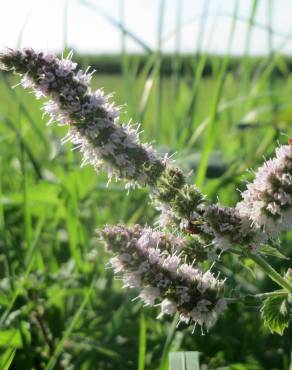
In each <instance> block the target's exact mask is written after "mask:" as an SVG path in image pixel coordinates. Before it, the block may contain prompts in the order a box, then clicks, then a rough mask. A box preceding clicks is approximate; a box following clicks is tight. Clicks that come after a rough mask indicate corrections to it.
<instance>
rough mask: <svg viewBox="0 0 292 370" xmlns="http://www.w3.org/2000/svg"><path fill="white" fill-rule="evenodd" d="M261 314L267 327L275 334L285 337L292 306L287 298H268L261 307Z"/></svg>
mask: <svg viewBox="0 0 292 370" xmlns="http://www.w3.org/2000/svg"><path fill="white" fill-rule="evenodd" d="M261 314H262V318H263V320H264V323H265V325H267V326H268V327H269V328H270V330H271V331H272V332H273V333H277V334H280V335H283V333H284V330H285V329H286V328H288V325H289V316H290V314H291V306H290V305H289V302H288V300H287V297H283V296H280V295H279V296H272V297H269V298H267V299H266V300H265V301H264V302H263V304H262V307H261Z"/></svg>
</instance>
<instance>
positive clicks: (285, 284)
mask: <svg viewBox="0 0 292 370" xmlns="http://www.w3.org/2000/svg"><path fill="white" fill-rule="evenodd" d="M229 251H230V252H232V253H234V254H238V255H241V256H242V251H240V250H238V249H236V248H230V249H229ZM245 257H248V258H250V259H251V260H253V261H254V262H255V263H256V264H257V265H258V266H259V267H260V268H261V269H262V270H263V271H264V272H265V273H266V274H267V275H268V276H269V277H270V278H271V279H272V280H274V281H275V282H276V283H277V284H278V285H280V286H281V287H282V288H284V289H285V290H288V292H292V283H291V282H290V281H288V280H286V279H285V278H283V277H282V276H281V275H280V274H279V273H278V272H277V271H276V270H275V269H274V268H273V267H272V266H271V265H270V264H269V263H268V262H267V261H266V260H265V259H263V258H262V257H261V256H259V255H258V254H254V253H246V254H245Z"/></svg>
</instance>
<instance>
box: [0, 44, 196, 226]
mask: <svg viewBox="0 0 292 370" xmlns="http://www.w3.org/2000/svg"><path fill="white" fill-rule="evenodd" d="M71 57H72V53H70V54H69V56H68V57H67V58H66V59H64V58H63V59H61V60H60V59H58V58H57V57H56V55H55V54H52V53H42V52H40V53H36V52H35V51H34V50H32V49H30V48H28V49H23V50H12V49H8V50H7V51H6V52H3V53H1V54H0V68H3V69H5V70H12V71H15V72H17V73H19V74H20V75H22V76H23V77H22V80H21V84H22V86H23V87H24V88H30V89H32V90H33V91H34V93H35V95H36V97H37V98H41V97H48V98H50V100H49V101H48V102H47V103H45V104H44V108H43V109H44V112H45V113H46V114H48V115H49V116H50V120H49V123H52V122H58V123H59V124H60V125H67V126H68V127H69V131H68V134H67V135H66V137H65V138H64V139H63V142H66V141H71V142H72V143H73V144H74V145H75V146H76V147H77V148H79V150H80V151H81V152H82V154H83V161H82V165H85V164H91V165H92V166H93V167H94V168H95V170H96V171H99V170H100V169H101V168H103V169H104V170H105V171H106V172H107V174H108V177H109V179H111V178H112V177H115V178H116V179H122V180H126V187H127V188H129V187H131V186H134V185H139V186H146V185H149V186H150V187H151V190H152V194H153V197H154V198H155V199H156V200H157V201H158V203H159V204H165V205H166V208H167V209H170V211H171V212H170V213H169V214H170V216H171V222H172V221H173V220H176V221H177V220H179V221H180V220H189V219H190V218H193V217H194V212H197V210H198V209H199V206H200V204H201V203H202V201H203V195H202V194H201V193H200V191H199V190H198V189H197V188H196V187H195V186H193V185H188V184H187V183H186V179H185V177H184V175H183V173H182V171H180V170H179V169H178V168H175V167H174V166H173V164H172V162H171V161H170V159H169V158H167V156H165V157H164V158H160V157H159V156H158V154H157V152H156V151H155V150H154V149H153V148H152V147H151V145H149V144H141V143H140V141H139V133H138V129H139V127H134V126H131V125H130V123H129V124H120V123H119V108H118V107H116V106H115V105H114V104H113V103H112V102H111V101H110V98H111V96H109V95H108V96H106V95H105V94H104V92H103V91H102V90H101V89H99V90H96V91H94V92H93V91H91V89H90V87H89V83H90V80H91V78H92V74H93V72H89V70H88V69H87V70H86V71H85V72H83V71H82V70H80V69H79V70H78V69H77V64H76V63H74V62H72V60H71ZM164 216H165V215H164ZM196 217H197V215H196Z"/></svg>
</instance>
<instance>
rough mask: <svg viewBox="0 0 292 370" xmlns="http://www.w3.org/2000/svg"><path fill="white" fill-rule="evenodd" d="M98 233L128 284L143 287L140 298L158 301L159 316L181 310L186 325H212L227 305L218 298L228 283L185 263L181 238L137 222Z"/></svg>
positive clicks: (125, 284)
mask: <svg viewBox="0 0 292 370" xmlns="http://www.w3.org/2000/svg"><path fill="white" fill-rule="evenodd" d="M100 233H101V237H102V239H103V241H104V242H105V244H106V246H107V248H108V250H110V251H111V252H114V253H115V254H116V256H115V257H113V258H111V260H110V264H111V266H112V267H113V269H114V271H115V273H117V274H119V275H120V276H121V277H122V280H123V282H124V287H130V288H137V289H140V290H141V291H140V294H139V298H140V299H141V300H142V301H143V302H144V303H145V304H146V305H151V306H153V305H156V304H157V305H159V306H160V309H161V313H160V315H159V317H161V316H163V315H164V314H169V315H174V314H175V313H176V312H178V313H179V318H180V321H183V322H186V323H187V324H191V323H195V324H199V325H201V326H205V327H206V328H207V329H208V328H210V327H211V326H212V325H214V323H215V322H216V320H217V318H218V315H219V314H220V313H222V312H223V310H224V309H225V307H226V301H225V300H224V299H223V298H220V296H221V293H222V289H223V285H224V281H220V280H218V279H216V278H215V277H214V275H213V274H212V273H211V272H210V271H206V272H204V271H202V270H200V269H196V268H194V267H193V266H192V265H189V264H187V263H183V262H182V261H181V258H180V255H179V251H180V249H181V247H182V246H183V244H184V243H185V242H184V240H183V239H181V240H180V239H179V238H176V237H174V236H172V235H169V234H166V233H162V232H157V231H153V230H151V229H143V228H142V227H141V226H139V225H136V226H134V227H132V228H127V227H125V226H122V225H118V226H113V227H112V226H107V227H105V228H104V229H103V230H102V231H101V232H100ZM166 245H172V250H173V253H165V251H166V250H167V249H168V248H167V247H166ZM175 250H177V252H176V251H175Z"/></svg>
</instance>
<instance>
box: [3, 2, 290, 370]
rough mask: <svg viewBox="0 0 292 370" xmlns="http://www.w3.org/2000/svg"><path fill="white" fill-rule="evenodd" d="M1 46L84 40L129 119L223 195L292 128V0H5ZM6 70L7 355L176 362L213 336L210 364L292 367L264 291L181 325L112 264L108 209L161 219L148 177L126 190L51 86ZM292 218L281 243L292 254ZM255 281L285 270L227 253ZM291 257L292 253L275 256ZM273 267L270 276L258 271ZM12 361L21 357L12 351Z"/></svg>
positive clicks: (79, 46) (205, 358)
mask: <svg viewBox="0 0 292 370" xmlns="http://www.w3.org/2000/svg"><path fill="white" fill-rule="evenodd" d="M0 9H1V14H0V46H1V48H2V47H5V46H7V47H24V46H31V47H34V48H36V49H38V50H40V49H41V50H50V51H51V50H52V51H56V52H57V53H59V54H61V53H62V52H63V53H64V55H66V54H67V53H68V51H69V50H70V49H73V50H74V59H75V60H76V61H78V62H79V63H80V64H81V66H83V68H86V67H87V66H88V65H91V66H92V67H93V68H94V69H96V71H97V73H96V75H95V77H94V79H93V86H94V87H96V88H97V87H103V88H104V90H105V92H106V93H111V92H114V93H115V94H114V100H115V101H116V102H117V104H120V105H123V110H122V119H123V120H124V121H128V120H129V119H130V118H132V119H133V121H136V122H141V128H142V130H143V132H142V134H141V137H142V139H143V140H148V141H154V143H155V146H156V147H157V148H158V150H159V151H161V153H165V152H168V153H176V154H175V159H176V161H177V163H178V164H179V165H180V166H181V167H183V168H184V169H185V171H186V172H190V171H191V170H192V171H193V175H192V176H191V177H190V179H191V181H195V182H196V183H197V184H199V185H200V186H201V188H202V190H203V191H204V192H205V193H206V194H207V195H208V196H209V198H210V199H211V200H212V201H216V199H218V198H219V199H220V202H221V203H223V204H225V205H234V204H235V203H236V201H237V200H238V199H239V192H238V189H243V188H244V181H245V180H247V179H250V178H251V175H250V173H248V172H247V169H249V168H252V167H257V166H258V165H259V164H260V163H262V160H263V157H269V156H270V155H272V154H273V151H274V148H275V146H276V145H277V143H278V142H281V143H285V142H287V136H289V135H290V136H291V134H292V129H291V127H292V126H291V121H292V119H291V117H292V78H291V69H292V56H291V53H292V42H291V41H292V21H291V11H292V2H291V1H289V0H280V1H275V0H274V1H273V0H258V1H256V0H240V1H236V0H226V1H219V0H139V1H138V0H107V1H106V2H104V1H100V0H67V1H66V0H62V1H61V0H50V1H49V0H41V1H40V0H34V1H33V0H27V1H20V0H10V1H4V0H2V1H1V8H0ZM18 83H19V80H18V78H16V77H14V76H12V75H10V74H8V73H1V74H0V142H1V145H0V231H1V233H0V369H8V368H9V365H8V367H7V364H9V363H11V366H10V368H11V369H17V370H18V369H36V370H38V369H45V370H49V369H61V368H63V369H74V370H79V369H80V370H90V369H97V370H124V369H138V370H144V369H149V370H153V369H157V370H163V369H165V370H166V369H168V362H167V354H168V352H169V351H188V350H189V351H199V352H201V360H200V361H201V364H202V369H205V370H207V369H221V370H223V369H234V370H244V369H246V370H258V369H264V370H266V369H279V370H280V369H284V370H288V369H290V368H289V366H290V365H289V364H290V355H291V349H292V345H291V344H292V334H291V330H290V331H289V330H288V331H286V332H285V334H284V335H283V336H279V335H276V334H274V335H272V334H270V332H269V330H268V329H267V328H264V327H263V325H262V323H261V320H260V312H259V309H258V307H257V306H254V305H250V306H246V305H245V306H243V305H241V304H234V305H232V306H231V307H230V309H229V310H228V311H227V312H226V314H225V315H224V316H223V317H222V318H221V319H220V320H219V322H218V323H217V324H216V326H215V327H214V328H213V329H212V330H210V332H208V333H205V335H201V333H200V332H199V331H196V332H195V333H194V334H191V329H186V328H184V327H180V328H178V329H177V330H176V331H175V330H174V328H173V326H172V325H171V319H167V318H166V319H164V320H157V319H156V316H157V313H158V312H157V310H156V308H144V309H143V310H142V309H141V308H142V306H141V304H140V303H139V302H138V301H136V300H135V301H132V299H133V298H135V296H136V295H137V293H136V292H131V291H127V290H124V289H122V284H121V282H120V281H117V280H115V279H114V278H113V275H112V272H111V271H110V270H108V269H106V268H105V266H106V263H107V261H108V258H109V256H108V255H107V253H106V252H104V250H103V249H102V247H101V246H100V245H99V244H98V241H97V240H96V239H95V238H94V233H95V229H96V228H98V227H102V226H103V225H105V224H116V223H119V222H123V223H126V224H129V225H130V224H134V223H141V224H148V225H149V224H151V223H152V222H154V221H155V218H156V211H155V209H153V207H152V205H151V204H149V198H148V192H147V190H145V189H144V190H141V189H140V190H134V191H132V192H131V193H130V194H129V195H127V194H126V191H125V189H124V186H123V184H120V183H112V184H110V185H109V186H108V187H107V179H106V178H105V176H104V175H103V174H100V175H98V176H97V175H96V174H95V173H94V171H93V169H92V168H90V167H84V168H80V155H79V154H78V153H77V151H74V152H72V151H71V148H70V146H69V145H65V146H62V145H60V139H61V138H62V137H63V136H64V134H65V132H66V129H65V128H64V127H57V126H50V127H46V121H45V119H44V118H42V112H41V110H40V108H41V104H42V102H41V101H36V100H35V98H34V97H33V96H32V95H31V94H28V93H27V92H24V91H23V90H22V88H21V87H16V88H15V89H11V88H10V86H11V85H17V84H18ZM291 242H292V237H291V234H286V235H284V236H283V239H282V240H281V248H282V250H283V252H285V254H286V255H288V256H289V255H290V257H292V249H291ZM224 258H225V259H226V261H225V262H227V264H226V263H225V266H230V269H228V268H226V267H223V266H222V274H223V275H224V276H226V277H227V278H228V279H230V280H231V281H233V283H234V285H235V286H236V288H237V289H239V290H240V291H241V292H244V293H246V294H248V293H257V292H261V291H269V290H272V289H273V288H274V286H273V284H272V283H271V282H270V281H268V280H267V279H265V278H264V276H263V275H261V274H260V273H259V272H258V271H255V270H254V265H253V264H252V262H251V261H248V260H247V261H246V260H245V261H242V260H240V259H234V258H233V257H230V256H226V257H224ZM273 263H274V264H275V265H276V267H277V269H278V270H279V271H281V270H283V271H285V270H287V268H288V267H289V265H291V263H290V261H287V260H282V259H276V262H275V260H273ZM255 279H256V281H257V284H255V283H254V281H255ZM5 364H6V367H5Z"/></svg>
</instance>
